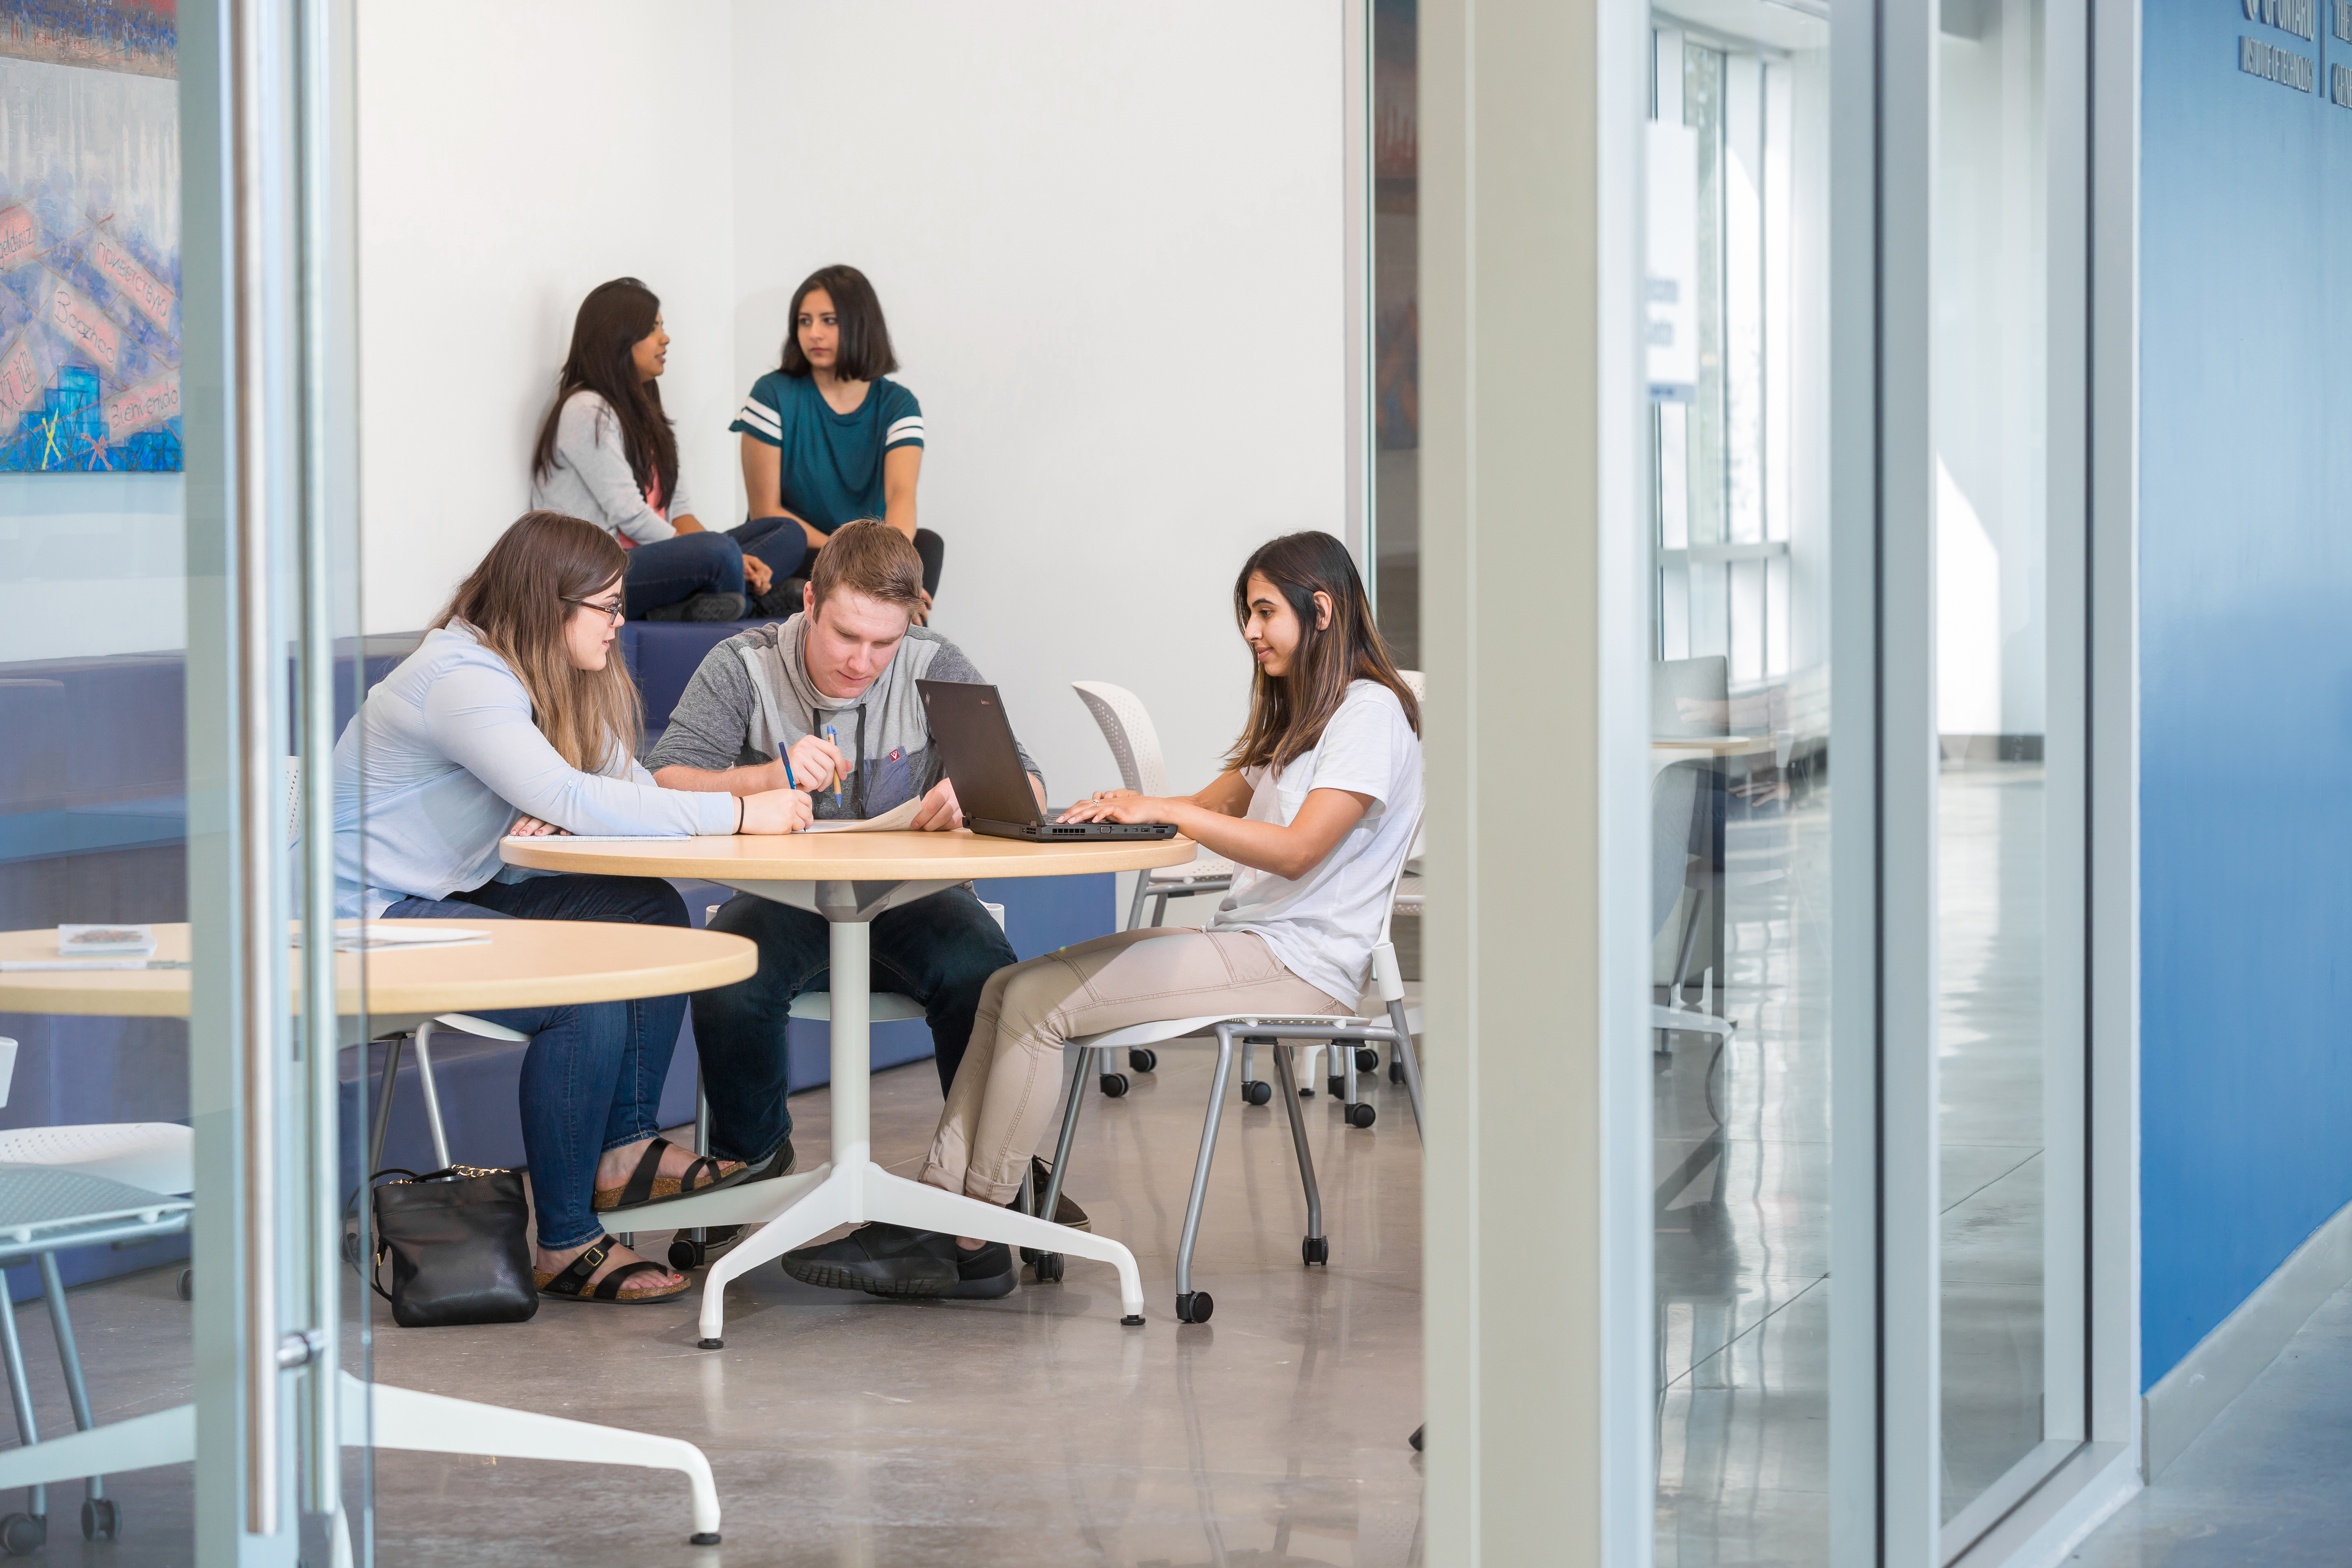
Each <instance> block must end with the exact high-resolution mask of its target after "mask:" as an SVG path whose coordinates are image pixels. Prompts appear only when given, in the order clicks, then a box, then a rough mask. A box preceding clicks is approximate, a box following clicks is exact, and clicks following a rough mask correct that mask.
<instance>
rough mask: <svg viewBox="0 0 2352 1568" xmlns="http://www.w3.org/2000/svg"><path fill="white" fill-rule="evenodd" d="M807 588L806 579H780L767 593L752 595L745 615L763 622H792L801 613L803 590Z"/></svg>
mask: <svg viewBox="0 0 2352 1568" xmlns="http://www.w3.org/2000/svg"><path fill="white" fill-rule="evenodd" d="M807 586H808V579H807V578H805V577H779V578H777V579H776V581H775V582H774V583H773V584H772V585H771V586H770V587H769V589H768V591H767V592H766V593H764V594H753V595H750V599H751V603H750V604H749V605H747V606H746V607H745V610H744V613H745V615H746V616H749V617H751V618H754V619H758V620H762V621H782V620H790V619H791V618H792V617H793V616H797V615H799V614H800V613H801V599H802V594H801V590H802V589H803V588H805V587H807Z"/></svg>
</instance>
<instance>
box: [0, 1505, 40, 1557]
mask: <svg viewBox="0 0 2352 1568" xmlns="http://www.w3.org/2000/svg"><path fill="white" fill-rule="evenodd" d="M48 1543H49V1516H48V1515H47V1514H45V1513H12V1514H10V1515H8V1517H7V1518H5V1519H0V1552H6V1553H7V1554H8V1555H9V1556H11V1557H29V1556H31V1555H32V1554H33V1553H34V1552H38V1551H39V1550H40V1549H41V1548H42V1547H44V1546H47V1544H48Z"/></svg>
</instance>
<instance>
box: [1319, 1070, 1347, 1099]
mask: <svg viewBox="0 0 2352 1568" xmlns="http://www.w3.org/2000/svg"><path fill="white" fill-rule="evenodd" d="M1323 1092H1324V1093H1326V1094H1328V1095H1329V1096H1330V1097H1331V1098H1332V1099H1334V1100H1341V1099H1344V1098H1346V1096H1347V1093H1348V1080H1347V1079H1346V1077H1345V1076H1343V1075H1342V1074H1339V1073H1336V1072H1335V1073H1333V1074H1332V1075H1331V1076H1330V1077H1329V1078H1328V1079H1325V1080H1324V1084H1323Z"/></svg>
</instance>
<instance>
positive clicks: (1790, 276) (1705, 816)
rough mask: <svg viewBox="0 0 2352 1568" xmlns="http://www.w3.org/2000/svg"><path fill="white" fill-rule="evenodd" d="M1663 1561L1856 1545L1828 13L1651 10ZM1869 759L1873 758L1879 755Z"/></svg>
mask: <svg viewBox="0 0 2352 1568" xmlns="http://www.w3.org/2000/svg"><path fill="white" fill-rule="evenodd" d="M1651 45H1652V50H1651V63H1652V72H1651V81H1650V88H1651V105H1652V115H1651V122H1650V125H1649V126H1648V128H1647V132H1648V136H1649V144H1648V148H1647V169H1648V190H1647V192H1646V199H1647V202H1648V204H1649V217H1648V224H1649V246H1648V250H1649V258H1648V264H1647V268H1646V273H1647V278H1646V289H1645V298H1646V300H1647V308H1648V318H1647V321H1646V323H1645V328H1646V331H1645V338H1646V342H1647V353H1648V356H1649V359H1648V365H1647V370H1648V375H1647V380H1648V382H1649V384H1650V388H1651V405H1650V435H1651V453H1652V459H1653V463H1652V480H1653V483H1652V490H1651V500H1652V507H1651V513H1650V517H1649V520H1648V521H1649V534H1650V537H1649V541H1648V544H1649V549H1650V551H1651V553H1652V558H1653V563H1654V570H1653V575H1652V600H1651V604H1652V612H1653V617H1652V627H1651V631H1652V657H1653V659H1654V663H1653V665H1652V669H1651V678H1652V679H1651V702H1650V730H1651V739H1650V745H1649V769H1648V777H1649V780H1650V785H1649V809H1650V816H1651V834H1652V856H1651V860H1650V864H1651V868H1652V878H1651V887H1650V902H1649V907H1648V908H1647V909H1646V910H1643V917H1644V918H1645V919H1646V920H1647V921H1648V924H1647V925H1646V926H1645V927H1644V928H1643V929H1644V931H1645V932H1646V935H1647V938H1648V947H1649V951H1650V954H1651V961H1650V968H1651V996H1650V1002H1651V1015H1650V1024H1651V1027H1650V1029H1649V1034H1648V1041H1647V1047H1648V1051H1649V1059H1650V1061H1651V1063H1652V1068H1653V1074H1654V1085H1655V1088H1654V1112H1653V1114H1654V1121H1653V1137H1654V1193H1653V1199H1654V1215H1655V1223H1654V1232H1655V1234H1654V1289H1655V1310H1656V1321H1655V1324H1654V1329H1655V1333H1656V1342H1657V1367H1656V1388H1657V1444H1658V1451H1657V1478H1658V1479H1657V1485H1658V1493H1657V1527H1656V1537H1655V1552H1656V1561H1657V1562H1658V1563H1660V1564H1662V1565H1664V1564H1697V1563H1748V1562H1807V1563H1811V1562H1822V1561H1826V1560H1827V1558H1828V1555H1829V1524H1830V1508H1829V1446H1828V1384H1829V1348H1830V1341H1829V1334H1830V1320H1829V1310H1828V1308H1829V1292H1828V1289H1827V1285H1826V1279H1827V1275H1828V1268H1829V1255H1828V1237H1829V1229H1830V1142H1829V1141H1830V1037H1829V1013H1830V994H1829V954H1830V944H1829V937H1830V921H1831V909H1830V901H1829V895H1830V879H1829V867H1830V855H1829V839H1830V823H1831V815H1830V814H1831V804H1832V789H1831V773H1830V769H1829V766H1828V763H1829V756H1830V751H1831V746H1830V740H1831V737H1830V734H1829V724H1828V717H1829V715H1828V702H1827V692H1828V682H1829V673H1830V671H1829V661H1828V657H1827V656H1828V648H1829V637H1828V627H1829V618H1830V614H1831V606H1830V604H1829V599H1828V592H1829V583H1830V574H1829V551H1828V541H1829V520H1828V515H1827V504H1828V494H1829V486H1828V475H1827V471H1826V464H1827V455H1828V446H1829V443H1828V436H1827V431H1826V428H1825V420H1826V417H1827V411H1828V406H1829V404H1828V397H1827V388H1826V367H1827V363H1828V361H1827V353H1826V333H1827V314H1826V310H1825V304H1826V290H1825V289H1818V290H1815V291H1812V292H1808V291H1807V290H1805V289H1800V288H1799V287H1797V279H1798V277H1799V270H1798V264H1799V262H1800V260H1801V259H1802V258H1812V259H1813V260H1814V261H1815V262H1816V264H1818V261H1819V259H1820V258H1821V257H1822V254H1823V251H1824V246H1825V243H1826V236H1827V219H1828V212H1829V167H1828V149H1829V143H1828V140H1827V132H1828V128H1829V73H1828V56H1829V27H1828V25H1827V22H1826V20H1825V19H1823V18H1822V17H1819V16H1811V15H1809V14H1807V13H1805V12H1803V11H1801V10H1797V9H1794V8H1791V7H1789V6H1784V5H1765V4H1746V5H1740V4H1733V5H1709V6H1707V7H1706V19H1705V21H1704V23H1701V22H1699V21H1696V20H1694V19H1690V18H1686V17H1685V16H1679V15H1676V14H1674V13H1671V12H1669V11H1668V10H1666V9H1664V8H1663V7H1661V8H1657V9H1654V11H1653V13H1652V30H1651ZM1849 787H1850V788H1855V789H1861V788H1866V787H1867V775H1866V771H1864V772H1860V773H1857V778H1856V782H1855V784H1853V785H1851V786H1849Z"/></svg>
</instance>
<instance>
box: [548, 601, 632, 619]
mask: <svg viewBox="0 0 2352 1568" xmlns="http://www.w3.org/2000/svg"><path fill="white" fill-rule="evenodd" d="M556 597H557V598H559V599H562V600H563V602H564V603H565V604H567V605H579V606H580V607H581V608H582V609H584V610H600V611H602V612H603V613H604V617H605V619H606V621H607V623H608V624H610V625H613V626H619V625H620V624H621V622H622V620H623V618H624V617H623V616H622V614H621V606H622V605H624V604H625V603H627V601H626V600H624V599H615V600H614V601H613V602H612V603H611V604H609V605H600V604H598V603H597V602H596V601H595V600H593V599H574V598H570V597H567V596H566V595H562V594H559V595H556Z"/></svg>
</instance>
